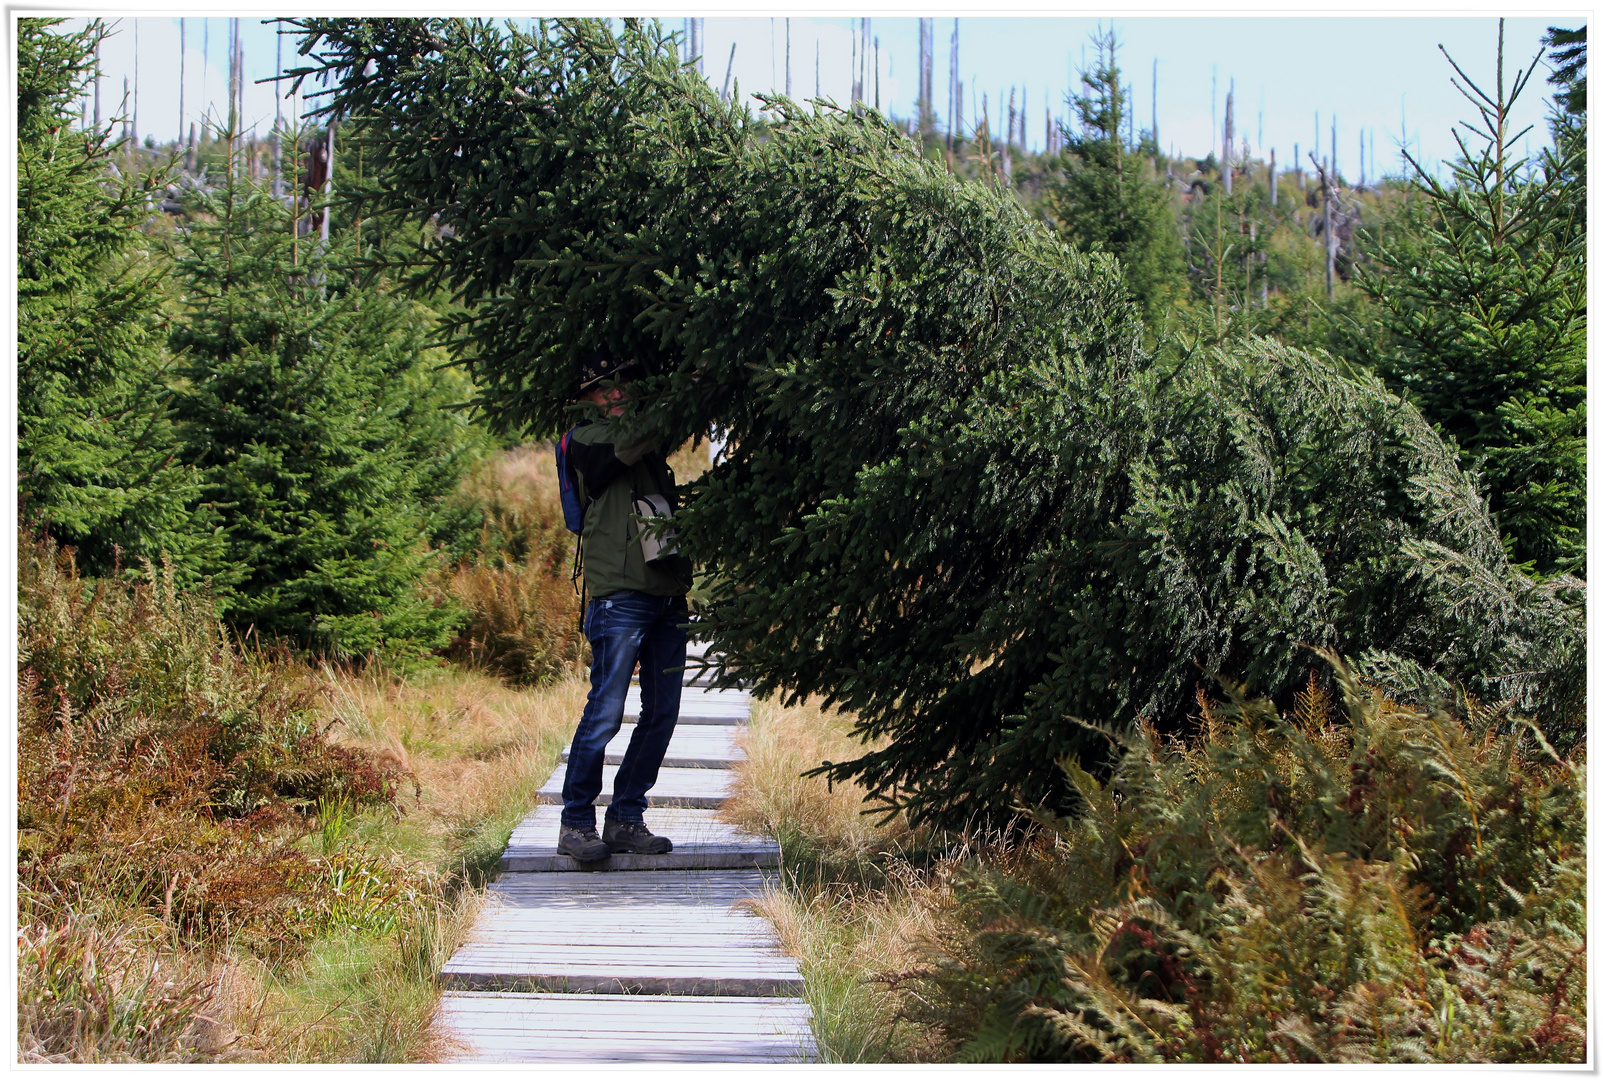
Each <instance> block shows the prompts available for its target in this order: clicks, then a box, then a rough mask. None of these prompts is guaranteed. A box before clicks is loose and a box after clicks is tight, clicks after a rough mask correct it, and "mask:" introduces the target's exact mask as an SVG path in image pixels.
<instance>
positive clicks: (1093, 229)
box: [1046, 31, 1185, 323]
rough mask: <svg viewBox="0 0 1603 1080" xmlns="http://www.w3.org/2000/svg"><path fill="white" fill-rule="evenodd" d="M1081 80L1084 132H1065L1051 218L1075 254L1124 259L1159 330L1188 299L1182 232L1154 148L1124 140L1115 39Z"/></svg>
mask: <svg viewBox="0 0 1603 1080" xmlns="http://www.w3.org/2000/svg"><path fill="white" fill-rule="evenodd" d="M1080 79H1081V93H1079V94H1078V95H1076V96H1075V97H1074V99H1073V101H1074V109H1075V112H1076V114H1077V117H1076V118H1077V120H1078V122H1079V130H1077V131H1076V130H1072V129H1071V128H1069V126H1068V125H1064V130H1063V152H1062V154H1061V155H1059V159H1058V161H1057V162H1056V163H1055V170H1054V173H1053V178H1052V181H1051V183H1050V185H1049V187H1048V189H1047V195H1046V206H1047V211H1048V213H1049V214H1050V215H1051V217H1052V220H1053V222H1054V224H1055V225H1056V226H1057V228H1058V231H1059V232H1060V233H1061V234H1062V235H1063V238H1064V239H1065V240H1067V241H1068V242H1069V243H1070V244H1072V245H1074V247H1076V248H1077V249H1079V250H1081V251H1106V252H1108V253H1109V254H1112V255H1114V256H1115V257H1117V258H1118V260H1119V265H1120V266H1121V267H1122V268H1123V270H1124V278H1125V282H1126V283H1127V284H1128V285H1129V287H1130V292H1131V293H1132V294H1134V296H1135V298H1136V302H1137V303H1139V304H1140V305H1141V310H1142V312H1143V313H1144V315H1145V317H1146V318H1147V320H1148V321H1149V322H1152V323H1157V322H1159V321H1160V320H1161V319H1162V317H1163V315H1164V313H1165V312H1167V311H1168V310H1169V308H1170V306H1171V305H1172V304H1173V303H1174V302H1175V301H1176V300H1178V299H1179V298H1180V297H1181V296H1182V295H1184V292H1185V266H1184V263H1183V262H1182V259H1181V252H1180V230H1179V226H1178V225H1177V223H1176V221H1175V216H1174V206H1173V204H1172V202H1171V200H1170V195H1169V193H1168V192H1167V191H1165V190H1164V188H1163V185H1162V183H1161V182H1160V180H1159V178H1158V177H1157V176H1156V175H1155V174H1154V171H1153V167H1152V164H1151V162H1152V158H1153V156H1155V153H1156V147H1151V148H1150V149H1151V150H1152V151H1153V154H1151V155H1149V154H1147V153H1142V152H1139V150H1138V148H1137V147H1135V146H1131V145H1130V144H1129V143H1128V142H1127V140H1126V138H1125V134H1124V131H1125V125H1126V121H1127V120H1128V119H1129V108H1130V103H1129V101H1128V100H1127V99H1126V97H1125V91H1124V85H1123V83H1122V81H1121V79H1122V73H1121V72H1120V70H1119V59H1118V40H1117V38H1116V37H1115V36H1114V34H1113V33H1112V31H1109V32H1108V33H1107V34H1105V35H1102V36H1100V37H1098V38H1096V65H1095V66H1094V67H1093V68H1092V69H1091V70H1090V71H1087V72H1083V73H1082V74H1081V77H1080ZM1149 136H1150V133H1149ZM1148 141H1149V142H1150V138H1149V140H1148Z"/></svg>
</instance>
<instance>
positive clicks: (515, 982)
mask: <svg viewBox="0 0 1603 1080" xmlns="http://www.w3.org/2000/svg"><path fill="white" fill-rule="evenodd" d="M440 982H441V984H442V985H444V986H447V987H451V988H453V989H467V988H474V989H489V990H554V991H558V992H561V993H570V994H582V993H602V994H627V993H633V994H729V995H738V996H741V997H793V996H795V995H796V994H798V993H800V992H801V989H802V979H801V976H800V975H797V976H795V977H794V978H763V977H761V976H753V977H740V976H731V975H726V974H722V973H717V972H696V971H693V970H682V971H680V972H677V973H672V974H670V973H661V974H658V973H651V974H642V975H634V974H629V973H623V974H614V973H607V974H600V973H596V972H593V971H588V970H574V971H563V970H557V971H534V970H527V969H525V970H518V969H513V970H510V971H495V972H471V973H469V972H456V971H450V970H447V971H444V972H441V974H440Z"/></svg>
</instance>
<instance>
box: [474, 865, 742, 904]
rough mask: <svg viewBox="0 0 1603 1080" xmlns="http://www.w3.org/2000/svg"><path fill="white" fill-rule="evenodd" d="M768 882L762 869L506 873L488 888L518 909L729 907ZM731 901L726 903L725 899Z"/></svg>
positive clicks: (495, 895)
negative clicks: (563, 906) (598, 905)
mask: <svg viewBox="0 0 1603 1080" xmlns="http://www.w3.org/2000/svg"><path fill="white" fill-rule="evenodd" d="M767 885H768V877H767V876H766V875H765V874H764V873H763V872H762V871H760V870H658V871H655V872H653V873H649V874H587V873H582V872H571V873H552V874H503V875H501V876H500V877H499V878H497V879H496V881H495V882H494V884H492V885H491V886H490V887H489V890H488V891H489V893H490V895H491V896H493V897H495V898H497V899H499V900H501V901H502V902H504V903H514V904H520V905H524V906H527V905H530V904H538V903H541V902H542V901H550V902H552V903H555V904H562V903H568V902H579V903H585V904H596V903H598V902H599V903H606V904H610V903H615V902H629V901H631V900H634V901H639V902H646V901H650V902H652V903H661V904H680V903H687V904H693V905H698V906H699V905H705V904H710V903H713V902H722V903H724V904H728V903H730V902H733V901H735V900H740V899H744V898H747V897H757V896H761V895H762V894H763V891H764V889H765V888H766V887H767ZM725 898H727V899H725Z"/></svg>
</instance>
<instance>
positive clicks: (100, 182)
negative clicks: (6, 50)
mask: <svg viewBox="0 0 1603 1080" xmlns="http://www.w3.org/2000/svg"><path fill="white" fill-rule="evenodd" d="M56 25H57V21H54V20H43V19H22V20H21V21H20V22H19V23H18V27H17V472H18V495H19V497H20V500H21V504H22V512H23V514H24V515H25V517H28V518H31V519H33V520H35V521H37V522H39V523H40V524H42V525H43V526H44V527H45V528H47V529H49V531H50V532H51V533H52V534H53V535H55V536H56V538H57V539H58V540H59V541H61V542H62V543H65V544H71V545H73V546H75V547H77V549H78V562H79V565H80V566H82V567H83V568H84V569H85V570H87V571H89V572H91V573H104V572H108V571H109V570H110V569H111V568H112V567H113V565H114V564H115V563H116V561H117V559H118V556H117V554H116V552H117V549H121V559H122V561H123V563H124V565H135V560H136V558H138V557H147V558H150V559H152V560H154V559H158V558H160V557H161V556H162V555H163V554H164V553H165V554H166V555H168V556H170V557H171V558H172V559H173V561H174V562H175V563H176V564H177V566H178V569H179V570H180V571H181V572H183V571H188V570H192V569H193V568H194V567H195V565H197V563H198V561H200V560H201V559H203V558H204V557H206V556H207V553H208V552H210V551H212V549H213V548H214V546H215V545H213V544H212V542H211V539H210V536H209V530H208V529H207V528H205V522H204V521H196V520H194V519H193V514H192V512H191V507H192V496H193V494H194V491H195V484H196V482H197V476H196V474H195V472H194V470H193V469H192V468H191V467H190V466H189V463H188V462H187V461H186V459H185V458H184V457H183V456H182V454H181V453H180V446H179V439H178V436H177V433H176V431H175V430H174V427H173V423H172V415H171V406H172V394H171V389H170V387H169V385H168V384H169V379H168V367H169V364H170V361H171V358H170V356H169V355H168V354H167V352H166V349H165V323H164V317H163V313H162V302H163V298H164V283H163V261H162V260H160V259H154V258H151V257H150V254H151V253H150V248H149V244H148V242H147V241H146V239H145V237H144V235H143V234H142V233H141V232H140V231H139V226H140V225H141V224H142V223H143V222H144V221H145V219H146V218H147V217H148V216H149V215H150V214H151V212H152V211H151V209H150V206H149V199H150V195H151V193H152V192H154V191H159V182H160V175H159V172H157V173H148V174H146V175H144V176H142V177H129V178H119V177H118V176H116V175H115V174H114V173H112V172H111V170H110V165H111V162H112V159H113V157H114V156H115V154H116V150H117V144H115V143H113V142H112V141H111V139H110V136H109V131H110V125H108V126H107V127H106V128H105V129H103V130H99V131H92V130H91V131H85V130H82V129H81V128H79V127H77V126H75V125H76V121H77V119H78V117H77V110H76V109H75V108H74V106H75V104H76V103H77V101H78V100H79V98H80V97H81V95H82V93H83V90H84V87H85V85H86V83H87V80H88V79H89V78H90V77H91V76H92V74H93V65H94V52H95V43H96V41H97V40H98V39H99V38H100V37H101V36H102V35H103V34H104V33H105V28H104V26H102V25H101V24H100V23H98V22H93V23H91V24H90V25H89V26H88V27H86V28H85V29H83V30H81V31H79V32H77V33H72V34H67V33H62V32H60V31H58V30H57V29H55V27H56ZM202 516H204V515H202Z"/></svg>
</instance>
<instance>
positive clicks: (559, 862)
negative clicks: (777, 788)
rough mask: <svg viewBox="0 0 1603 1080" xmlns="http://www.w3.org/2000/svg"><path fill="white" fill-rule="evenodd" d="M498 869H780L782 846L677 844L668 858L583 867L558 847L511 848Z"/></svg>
mask: <svg viewBox="0 0 1603 1080" xmlns="http://www.w3.org/2000/svg"><path fill="white" fill-rule="evenodd" d="M497 865H498V868H499V869H500V870H502V871H512V872H521V873H530V874H541V873H551V872H554V871H574V872H587V873H605V872H608V871H626V870H627V871H647V872H649V871H652V870H688V869H706V870H728V869H738V868H742V867H765V866H778V865H779V845H778V844H773V845H770V846H767V847H762V848H754V847H752V846H750V845H746V844H689V843H683V842H680V841H675V842H674V849H673V850H672V851H670V852H668V853H667V854H664V855H632V854H628V853H624V852H620V853H618V854H615V855H608V856H607V857H606V858H604V859H597V860H595V861H594V862H588V863H581V862H579V861H578V860H577V859H575V858H573V857H572V856H570V855H563V854H561V853H560V852H558V851H557V850H556V846H555V844H548V845H542V846H541V847H540V848H514V847H510V846H509V847H508V848H507V850H506V851H505V852H503V853H502V855H501V861H500V863H499V864H497Z"/></svg>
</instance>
